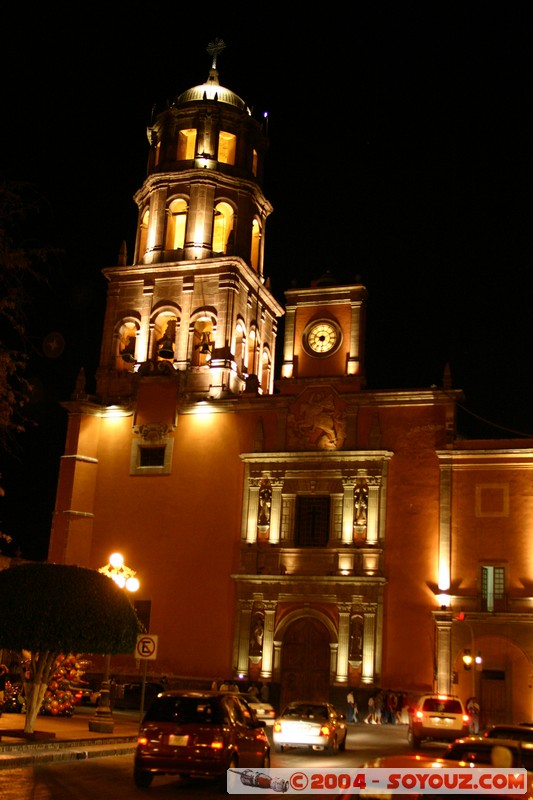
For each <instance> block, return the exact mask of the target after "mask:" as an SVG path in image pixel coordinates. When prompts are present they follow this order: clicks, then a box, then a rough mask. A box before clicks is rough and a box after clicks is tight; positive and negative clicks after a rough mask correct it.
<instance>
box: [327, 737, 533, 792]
mask: <svg viewBox="0 0 533 800" xmlns="http://www.w3.org/2000/svg"><path fill="white" fill-rule="evenodd" d="M532 765H533V744H532V743H529V742H524V743H523V742H519V741H516V740H513V739H499V740H498V741H497V742H496V741H494V740H492V739H489V738H487V737H483V736H467V737H464V738H462V739H457V740H456V741H455V742H452V743H451V744H449V745H448V746H447V747H446V749H445V750H444V752H443V754H442V756H440V757H438V758H435V757H434V756H427V757H425V756H423V755H421V754H420V753H413V754H412V755H403V756H402V755H392V756H380V757H379V758H375V759H372V760H371V761H368V762H366V763H365V764H363V765H362V766H363V767H364V768H368V769H387V770H408V771H409V772H412V773H413V774H415V773H416V771H417V770H425V769H434V770H443V769H451V768H456V769H461V770H464V769H477V768H478V767H481V768H483V767H489V766H490V767H521V768H524V769H526V770H527V786H526V791H525V792H524V793H523V794H520V793H518V794H517V793H515V792H514V791H510V792H509V793H506V792H504V791H503V790H502V789H501V786H500V787H499V788H498V793H497V794H496V793H494V794H491V795H490V796H491V797H492V796H494V797H495V798H511V797H514V798H516V799H517V800H529V798H531V797H533V771H532ZM353 796H354V795H353V794H346V795H344V794H342V795H340V796H338V797H337V798H336V800H352V798H353ZM359 796H361V797H364V796H367V797H374V798H376V797H379V798H381V800H398V798H401V800H415V798H416V800H419V798H423V797H428V798H429V797H431V798H433V800H450V798H451V797H456V796H457V797H462V798H464V799H465V800H466V799H467V798H470V797H478V798H481V797H482V796H483V797H485V796H486V795H481V794H472V795H469V794H468V795H467V794H459V793H457V794H453V793H452V792H451V790H450V789H449V788H447V789H445V788H443V792H442V794H441V793H439V792H438V791H436V790H435V788H434V786H433V788H432V791H431V793H428V794H424V793H422V792H417V791H416V790H412V791H411V792H409V791H406V792H404V791H403V790H402V792H401V794H399V793H394V792H393V791H391V792H387V790H386V789H384V790H380V789H376V787H369V788H368V791H366V790H361V791H360V795H359Z"/></svg>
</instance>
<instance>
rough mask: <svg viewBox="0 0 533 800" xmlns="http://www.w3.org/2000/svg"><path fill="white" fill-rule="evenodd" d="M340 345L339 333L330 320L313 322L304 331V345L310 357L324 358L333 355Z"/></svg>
mask: <svg viewBox="0 0 533 800" xmlns="http://www.w3.org/2000/svg"><path fill="white" fill-rule="evenodd" d="M340 343H341V332H340V329H339V328H338V326H337V325H335V323H334V322H331V321H330V320H325V319H322V320H319V321H318V322H313V323H311V325H309V327H308V328H307V329H306V330H305V333H304V344H305V346H306V350H307V351H308V352H310V353H311V354H312V355H319V356H325V355H329V354H330V353H333V352H334V351H335V350H336V349H337V348H338V346H339V345H340Z"/></svg>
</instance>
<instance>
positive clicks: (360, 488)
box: [354, 481, 368, 527]
mask: <svg viewBox="0 0 533 800" xmlns="http://www.w3.org/2000/svg"><path fill="white" fill-rule="evenodd" d="M367 510H368V486H367V485H366V481H359V482H358V483H357V484H356V486H355V489H354V525H357V526H362V527H364V526H366V523H367Z"/></svg>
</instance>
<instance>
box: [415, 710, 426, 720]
mask: <svg viewBox="0 0 533 800" xmlns="http://www.w3.org/2000/svg"><path fill="white" fill-rule="evenodd" d="M415 717H417V718H418V719H423V718H424V714H423V713H422V711H417V712H416V714H415Z"/></svg>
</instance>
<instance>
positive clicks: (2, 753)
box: [0, 706, 139, 769]
mask: <svg viewBox="0 0 533 800" xmlns="http://www.w3.org/2000/svg"><path fill="white" fill-rule="evenodd" d="M95 711H96V709H95V708H94V707H83V706H80V707H77V708H76V710H75V712H74V714H73V715H72V716H71V717H52V716H39V717H37V721H36V724H35V732H36V734H42V738H40V737H37V736H36V738H35V739H24V738H20V737H17V736H14V735H10V733H12V732H15V731H16V732H17V733H18V732H19V731H22V730H23V729H24V722H25V716H24V714H2V716H1V717H0V769H8V768H11V769H12V768H16V767H25V766H31V765H32V764H39V763H43V762H50V761H74V760H80V759H85V758H99V757H102V756H114V755H130V754H132V753H133V752H134V750H135V744H136V741H137V732H138V730H139V711H114V712H113V720H114V730H113V733H100V732H96V731H90V730H89V720H90V719H91V717H92V716H93V715H94V713H95ZM3 731H6V733H5V734H4V733H3ZM7 731H9V733H7Z"/></svg>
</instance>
